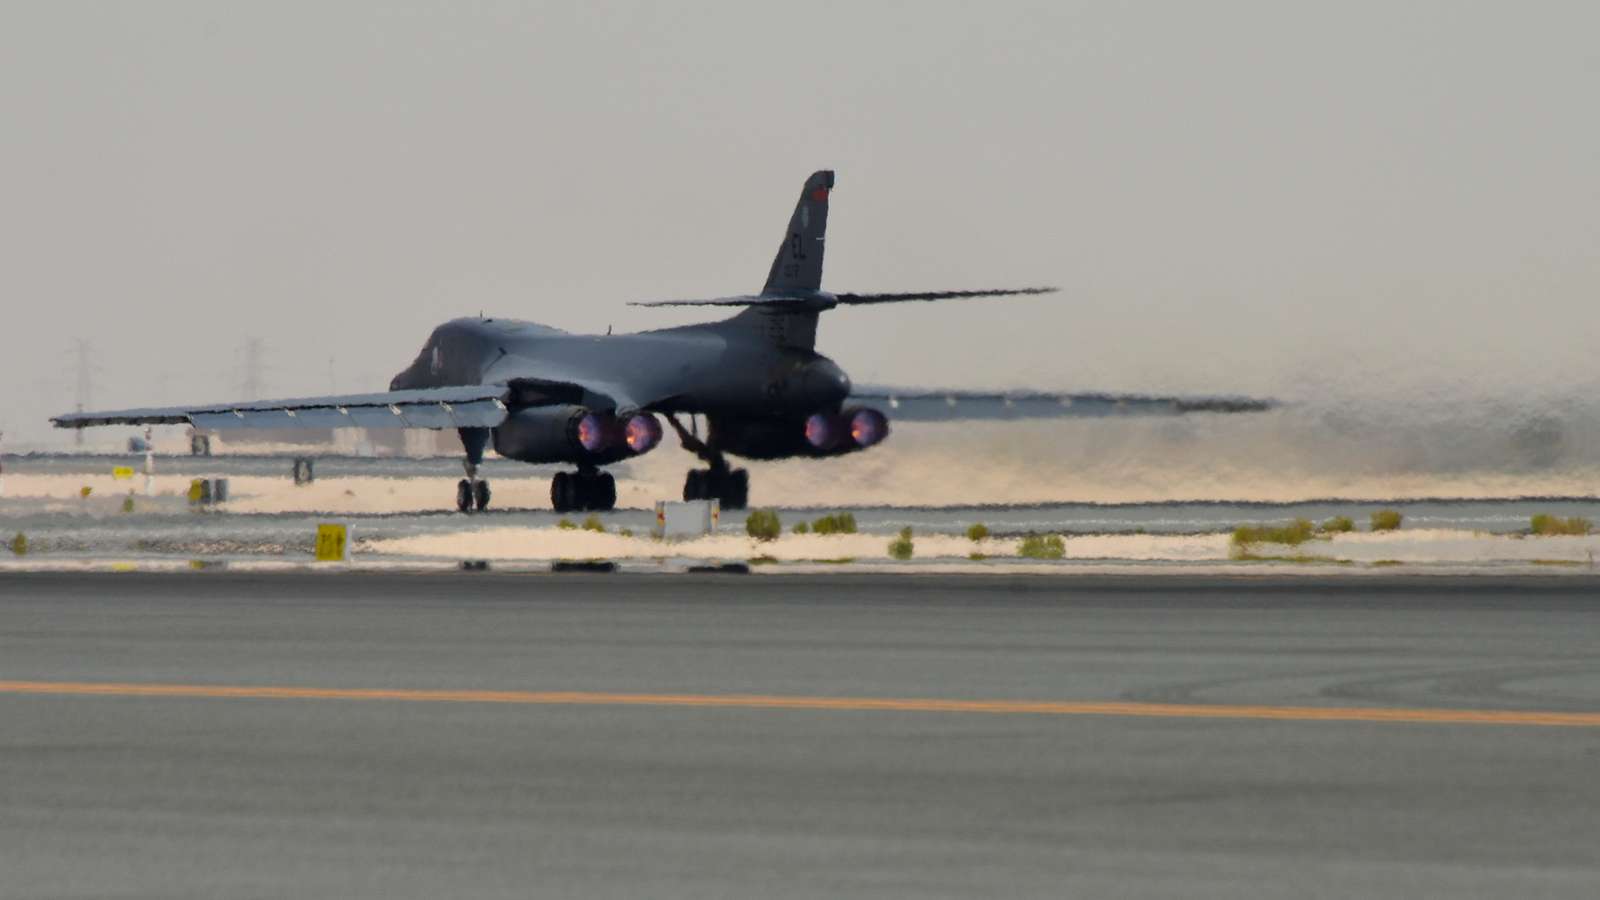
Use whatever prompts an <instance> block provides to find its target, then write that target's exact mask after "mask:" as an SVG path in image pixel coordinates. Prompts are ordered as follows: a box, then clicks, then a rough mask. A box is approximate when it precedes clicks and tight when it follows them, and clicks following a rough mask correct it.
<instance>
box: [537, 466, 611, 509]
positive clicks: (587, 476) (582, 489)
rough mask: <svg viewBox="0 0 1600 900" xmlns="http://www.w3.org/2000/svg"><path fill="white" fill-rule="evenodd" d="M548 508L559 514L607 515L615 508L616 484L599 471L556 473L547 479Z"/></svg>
mask: <svg viewBox="0 0 1600 900" xmlns="http://www.w3.org/2000/svg"><path fill="white" fill-rule="evenodd" d="M550 505H551V506H553V507H555V510H556V512H558V513H565V512H580V511H584V510H595V511H597V512H609V511H610V510H612V509H615V508H616V506H617V480H616V479H615V478H613V477H612V476H611V473H610V472H601V471H599V470H598V469H587V468H586V469H579V470H578V471H576V472H557V473H556V477H554V478H552V479H550Z"/></svg>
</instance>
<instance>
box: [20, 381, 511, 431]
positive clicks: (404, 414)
mask: <svg viewBox="0 0 1600 900" xmlns="http://www.w3.org/2000/svg"><path fill="white" fill-rule="evenodd" d="M507 395H508V389H507V388H506V386H505V385H503V384H487V385H463V386H460V387H442V388H426V389H423V390H414V391H384V392H382V393H377V394H344V395H336V396H327V397H299V398H294V399H289V400H251V401H245V402H240V403H211V404H202V405H194V406H160V407H148V408H143V409H120V410H109V411H102V412H80V413H68V414H66V415H62V416H56V417H55V418H53V419H51V420H50V421H51V422H53V423H55V426H56V427H57V428H89V427H92V426H96V425H184V424H192V425H194V426H195V427H196V428H199V429H202V430H215V431H228V430H233V429H239V428H351V427H355V428H493V427H494V426H496V425H499V424H500V423H501V422H503V421H505V417H506V398H507Z"/></svg>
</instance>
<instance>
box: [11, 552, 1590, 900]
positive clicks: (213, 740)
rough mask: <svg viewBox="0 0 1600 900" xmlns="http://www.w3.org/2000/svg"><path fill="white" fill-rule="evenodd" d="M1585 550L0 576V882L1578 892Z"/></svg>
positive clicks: (35, 887)
mask: <svg viewBox="0 0 1600 900" xmlns="http://www.w3.org/2000/svg"><path fill="white" fill-rule="evenodd" d="M1597 586H1600V583H1597V582H1596V581H1594V580H1591V579H1588V578H1585V577H1571V576H1566V577H1559V578H1543V579H1491V578H1478V579H1455V578H1423V579H1418V578H1411V579H1406V578H1393V579H1388V578H1337V577H1335V578H1329V579H1315V578H1305V577H1295V578H1288V579H1280V580H1274V579H1199V578H1178V577H1165V578H1135V577H1122V578H1083V577H1064V578H1038V577H1015V578H1005V577H951V576H865V575H857V576H849V575H840V576H837V577H809V576H761V575H754V576H742V577H741V576H732V575H708V576H591V575H578V576H570V577H569V576H515V575H508V574H501V573H494V572H488V573H462V574H445V575H402V574H394V575H376V574H356V573H351V574H333V575H330V574H304V575H301V574H275V575H249V574H243V573H227V572H222V573H212V572H196V573H183V574H170V575H163V574H135V573H116V574H104V575H79V574H49V573H42V574H5V575H0V682H3V683H0V897H305V896H327V897H335V896H337V897H439V896H462V897H500V896H507V897H509V896H518V897H524V896H552V897H639V896H649V897H751V896H762V897H769V896H772V897H814V896H873V897H879V896H882V897H910V896H917V897H925V896H995V895H1002V894H1003V895H1010V896H1051V897H1056V896H1129V897H1230V898H1232V897H1277V896H1295V897H1349V896H1395V897H1399V896H1404V897H1452V898H1456V897H1507V896H1517V897H1544V896H1548V897H1594V896H1596V895H1600V853H1597V852H1596V847H1600V779H1596V778H1595V773H1596V772H1597V771H1600V654H1597V653H1596V642H1597V638H1600V592H1597V590H1596V587H1597Z"/></svg>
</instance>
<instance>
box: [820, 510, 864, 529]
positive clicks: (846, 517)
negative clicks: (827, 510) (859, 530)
mask: <svg viewBox="0 0 1600 900" xmlns="http://www.w3.org/2000/svg"><path fill="white" fill-rule="evenodd" d="M811 530H812V531H815V532H816V533H817V534H855V533H856V517H855V514H854V513H847V512H843V513H831V514H829V515H826V516H823V517H822V518H820V519H818V520H816V521H815V522H812V523H811Z"/></svg>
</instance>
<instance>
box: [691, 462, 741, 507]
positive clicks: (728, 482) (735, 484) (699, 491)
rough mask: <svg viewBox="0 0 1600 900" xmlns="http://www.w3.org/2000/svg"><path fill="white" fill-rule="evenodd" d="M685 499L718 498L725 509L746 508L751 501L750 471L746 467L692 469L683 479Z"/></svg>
mask: <svg viewBox="0 0 1600 900" xmlns="http://www.w3.org/2000/svg"><path fill="white" fill-rule="evenodd" d="M683 499H685V500H716V501H717V502H718V503H720V504H721V505H722V508H723V509H744V508H745V507H746V506H748V505H749V503H750V473H749V472H748V471H746V470H744V469H734V470H733V471H731V472H730V471H728V470H727V469H722V470H718V469H691V470H690V471H689V475H688V477H687V478H685V479H684V481H683Z"/></svg>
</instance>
